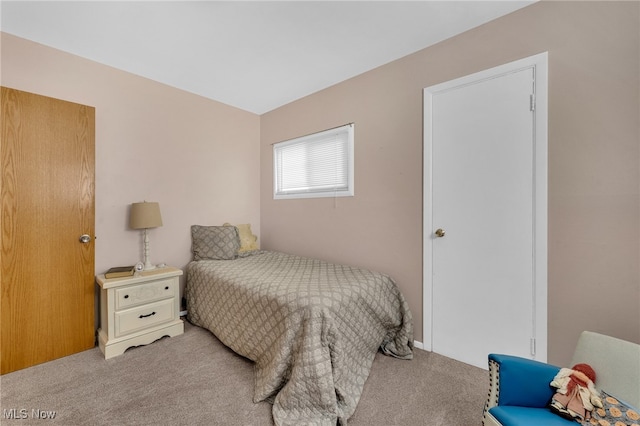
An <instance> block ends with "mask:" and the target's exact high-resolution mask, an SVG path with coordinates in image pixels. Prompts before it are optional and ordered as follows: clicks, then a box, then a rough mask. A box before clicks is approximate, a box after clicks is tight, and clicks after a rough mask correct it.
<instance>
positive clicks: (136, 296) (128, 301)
mask: <svg viewBox="0 0 640 426" xmlns="http://www.w3.org/2000/svg"><path fill="white" fill-rule="evenodd" d="M177 281H178V280H177V279H176V278H167V279H164V280H160V281H154V282H151V283H148V284H138V285H133V286H130V287H125V288H118V289H116V310H120V309H124V308H128V307H130V306H135V305H140V304H141V303H149V302H153V301H156V300H162V299H166V298H169V297H174V296H175V288H176V284H177Z"/></svg>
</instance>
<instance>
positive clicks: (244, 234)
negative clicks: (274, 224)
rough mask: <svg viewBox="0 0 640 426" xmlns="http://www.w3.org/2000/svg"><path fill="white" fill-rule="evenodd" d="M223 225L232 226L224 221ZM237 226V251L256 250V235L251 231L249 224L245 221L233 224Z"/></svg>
mask: <svg viewBox="0 0 640 426" xmlns="http://www.w3.org/2000/svg"><path fill="white" fill-rule="evenodd" d="M223 226H233V225H231V224H230V223H225V224H224V225H223ZM235 227H236V228H238V234H239V235H240V249H239V250H238V253H244V252H247V251H253V250H258V248H259V247H258V237H257V236H255V235H253V232H251V224H250V223H245V224H242V225H235Z"/></svg>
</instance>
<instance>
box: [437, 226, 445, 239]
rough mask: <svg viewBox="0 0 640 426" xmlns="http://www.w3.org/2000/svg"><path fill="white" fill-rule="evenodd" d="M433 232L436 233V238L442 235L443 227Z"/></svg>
mask: <svg viewBox="0 0 640 426" xmlns="http://www.w3.org/2000/svg"><path fill="white" fill-rule="evenodd" d="M435 233H436V237H438V238H442V237H444V229H442V228H438V229H436V232H435Z"/></svg>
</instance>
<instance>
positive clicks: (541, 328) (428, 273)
mask: <svg viewBox="0 0 640 426" xmlns="http://www.w3.org/2000/svg"><path fill="white" fill-rule="evenodd" d="M524 69H533V71H534V76H535V84H534V88H533V93H534V98H533V99H532V105H534V114H533V120H534V130H533V133H534V134H533V141H534V153H533V161H534V165H533V170H534V172H533V173H534V176H533V181H534V190H533V193H534V200H533V221H534V224H533V226H534V232H533V238H534V242H533V245H534V248H533V253H534V259H533V271H532V273H533V286H532V290H531V291H532V295H533V318H531V322H532V324H531V325H532V330H531V355H532V358H533V359H536V360H540V361H542V362H546V360H547V215H548V211H547V205H548V203H547V196H548V123H547V121H548V109H547V103H548V53H547V52H543V53H540V54H537V55H533V56H530V57H527V58H524V59H520V60H517V61H513V62H510V63H507V64H504V65H499V66H497V67H494V68H490V69H487V70H484V71H480V72H477V73H474V74H471V75H467V76H464V77H460V78H457V79H454V80H450V81H447V82H444V83H440V84H437V85H434V86H429V87H427V88H425V89H424V90H423V94H424V98H423V102H424V121H423V126H424V127H423V170H424V172H423V173H424V174H423V179H424V181H423V293H422V294H423V302H422V306H423V307H422V314H423V317H422V318H423V332H422V339H423V342H422V346H423V348H424V349H425V350H427V351H431V350H432V348H433V340H432V339H433V333H432V331H433V317H432V313H433V309H432V306H433V305H432V303H433V274H432V271H433V243H434V239H433V238H432V233H433V212H432V209H431V206H432V194H433V175H432V173H433V167H432V158H433V155H432V148H433V135H432V133H431V129H432V128H433V106H432V101H433V96H434V95H436V94H438V93H441V92H445V91H448V90H451V89H453V88H456V87H460V86H465V85H469V84H474V83H476V82H480V81H483V80H487V79H492V78H497V77H500V76H502V75H505V74H509V73H513V72H518V71H522V70H524ZM487 332H490V331H489V330H487Z"/></svg>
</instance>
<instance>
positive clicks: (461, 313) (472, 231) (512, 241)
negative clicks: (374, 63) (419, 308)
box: [424, 54, 547, 368]
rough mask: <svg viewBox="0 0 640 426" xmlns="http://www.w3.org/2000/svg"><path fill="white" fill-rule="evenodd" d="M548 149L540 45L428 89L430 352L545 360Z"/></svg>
mask: <svg viewBox="0 0 640 426" xmlns="http://www.w3.org/2000/svg"><path fill="white" fill-rule="evenodd" d="M542 104H544V105H542ZM546 153H547V150H546V54H542V55H537V56H536V57H533V58H528V59H525V60H521V61H517V62H514V63H511V64H507V65H504V66H501V67H497V68H494V69H491V70H487V71H484V72H481V73H478V74H474V75H472V76H468V77H464V78H461V79H457V80H454V81H450V82H447V83H443V84H440V85H437V86H434V87H430V88H427V89H425V187H424V188H425V189H424V191H425V194H424V200H425V223H424V231H425V235H424V245H425V247H424V254H425V261H424V265H425V271H424V272H425V280H424V283H425V285H424V287H425V289H424V290H425V303H424V308H425V312H424V317H425V324H424V325H425V327H424V333H425V337H424V344H425V348H426V349H428V350H432V351H434V352H437V353H439V354H442V355H445V356H448V357H451V358H454V359H457V360H460V361H463V362H466V363H468V364H471V365H475V366H478V367H482V368H487V355H488V354H489V353H492V352H493V353H507V354H512V355H518V356H524V357H528V358H536V359H541V360H544V361H546V262H547V259H546V232H547V226H546V197H547V194H546V187H547V183H546V174H547V171H546V170H547V160H546ZM439 230H441V231H439Z"/></svg>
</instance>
